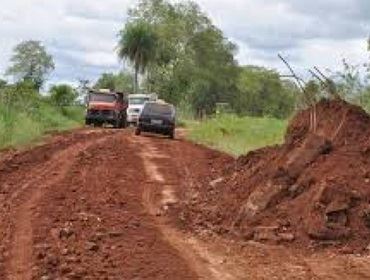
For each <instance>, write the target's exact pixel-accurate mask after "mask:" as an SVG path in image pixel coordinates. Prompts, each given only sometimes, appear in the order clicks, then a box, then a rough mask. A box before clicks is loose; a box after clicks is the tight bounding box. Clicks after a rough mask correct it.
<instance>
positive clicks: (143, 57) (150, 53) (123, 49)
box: [118, 21, 157, 93]
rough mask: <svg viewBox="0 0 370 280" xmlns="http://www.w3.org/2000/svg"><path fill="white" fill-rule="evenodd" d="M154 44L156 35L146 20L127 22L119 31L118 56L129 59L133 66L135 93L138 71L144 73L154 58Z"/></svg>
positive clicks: (135, 90)
mask: <svg viewBox="0 0 370 280" xmlns="http://www.w3.org/2000/svg"><path fill="white" fill-rule="evenodd" d="M156 46H157V35H156V33H155V32H154V30H153V29H152V27H151V26H150V25H149V24H148V23H147V22H144V21H138V22H130V23H127V24H126V25H125V27H124V29H122V30H121V31H120V33H119V43H118V57H119V58H120V59H121V60H124V59H127V60H129V61H130V62H131V63H132V64H133V66H134V70H135V84H134V92H135V93H137V91H138V84H139V81H138V79H139V73H141V74H144V73H145V71H146V69H147V66H148V65H149V63H151V62H152V61H153V60H154V59H155V56H156V55H155V53H156Z"/></svg>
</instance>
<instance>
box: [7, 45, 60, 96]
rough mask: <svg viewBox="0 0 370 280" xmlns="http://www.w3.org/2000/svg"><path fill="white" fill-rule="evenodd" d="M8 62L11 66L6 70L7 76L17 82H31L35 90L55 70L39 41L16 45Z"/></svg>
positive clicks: (51, 59)
mask: <svg viewBox="0 0 370 280" xmlns="http://www.w3.org/2000/svg"><path fill="white" fill-rule="evenodd" d="M10 61H11V63H12V65H11V66H10V67H9V68H8V69H7V75H11V76H14V77H15V79H16V80H18V81H31V82H32V83H33V84H34V85H35V87H36V89H37V90H39V89H40V88H41V87H42V85H43V84H44V82H45V79H46V76H47V75H48V74H50V72H51V71H52V70H54V68H55V65H54V62H53V58H52V56H51V55H49V54H48V53H47V52H46V50H45V48H44V46H42V44H41V42H39V41H32V40H31V41H24V42H22V43H20V44H18V45H17V46H16V47H15V48H14V54H13V56H12V58H11V60H10Z"/></svg>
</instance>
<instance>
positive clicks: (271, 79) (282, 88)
mask: <svg viewBox="0 0 370 280" xmlns="http://www.w3.org/2000/svg"><path fill="white" fill-rule="evenodd" d="M298 92H299V91H298V89H297V87H295V86H294V85H293V84H291V83H288V82H286V81H282V80H281V79H280V77H279V74H278V73H277V72H275V71H273V70H269V69H266V68H263V67H257V66H245V67H243V68H242V69H241V73H240V77H239V81H238V91H237V94H236V96H234V98H233V99H232V100H233V107H234V108H235V109H236V111H237V113H239V114H243V115H252V116H258V117H262V116H272V117H277V118H286V117H288V116H289V115H290V114H291V113H292V111H293V110H294V106H295V100H296V96H297V94H298Z"/></svg>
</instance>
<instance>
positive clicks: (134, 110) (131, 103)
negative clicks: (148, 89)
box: [127, 93, 158, 125]
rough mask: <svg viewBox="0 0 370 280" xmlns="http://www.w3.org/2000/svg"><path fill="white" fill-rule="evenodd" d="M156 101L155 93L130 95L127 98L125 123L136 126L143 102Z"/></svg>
mask: <svg viewBox="0 0 370 280" xmlns="http://www.w3.org/2000/svg"><path fill="white" fill-rule="evenodd" d="M157 99H158V97H157V95H156V94H155V93H152V94H130V95H129V96H128V108H127V123H128V124H129V125H130V124H133V125H136V124H137V121H138V119H139V115H140V113H141V111H142V109H143V108H144V104H145V102H148V101H156V100H157Z"/></svg>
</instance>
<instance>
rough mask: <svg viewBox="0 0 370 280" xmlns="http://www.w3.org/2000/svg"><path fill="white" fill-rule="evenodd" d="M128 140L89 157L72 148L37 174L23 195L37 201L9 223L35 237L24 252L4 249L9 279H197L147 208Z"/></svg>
mask: <svg viewBox="0 0 370 280" xmlns="http://www.w3.org/2000/svg"><path fill="white" fill-rule="evenodd" d="M128 133H129V132H126V131H124V132H121V131H117V132H114V133H110V134H109V135H107V137H102V138H101V139H99V140H96V141H95V140H93V141H89V140H86V143H84V144H83V146H84V148H83V149H82V148H81V149H76V147H75V146H73V145H67V147H65V149H63V150H62V151H61V152H60V153H57V154H55V157H52V158H50V159H49V160H47V161H46V162H44V163H42V164H41V168H40V165H38V166H37V168H34V167H32V172H36V169H39V170H40V172H39V173H37V172H36V173H34V174H33V175H34V176H35V175H37V176H35V178H34V180H33V181H29V186H30V188H27V189H25V190H24V191H22V192H21V193H22V194H24V193H27V191H28V190H32V192H30V193H31V194H32V195H31V197H26V195H25V197H24V198H22V199H20V200H19V202H25V203H24V206H21V207H20V208H17V211H14V213H13V212H12V213H11V215H10V216H13V215H14V216H13V217H17V221H16V223H15V225H16V226H15V229H14V230H13V231H12V233H17V235H19V233H21V234H22V236H24V234H25V233H32V234H31V235H29V238H28V239H26V242H25V241H22V242H23V243H21V245H19V247H17V245H16V244H14V243H10V244H8V245H7V244H2V246H4V247H6V251H7V252H11V253H10V254H9V256H8V257H7V258H6V259H7V261H8V263H9V264H13V265H12V266H10V265H6V266H5V267H4V274H6V275H7V278H4V279H41V278H45V279H59V278H60V279H117V280H121V279H188V280H193V279H198V277H197V275H196V274H195V273H194V272H193V271H192V269H191V268H190V267H189V266H188V264H187V263H186V262H185V261H184V260H183V258H182V257H181V256H180V255H179V253H178V252H177V251H176V250H175V249H173V248H172V246H170V245H169V244H168V243H167V241H166V240H165V239H164V238H163V235H162V233H161V232H160V231H159V230H158V228H157V225H156V223H157V222H156V220H155V218H154V217H153V216H152V215H150V214H149V213H148V212H147V211H146V209H145V208H144V207H143V205H142V193H143V190H144V187H143V186H144V184H145V182H146V181H147V180H148V179H147V177H146V176H145V174H144V173H142V172H140V171H142V170H143V169H144V167H143V166H142V163H141V159H140V157H139V155H138V152H137V149H136V145H134V144H132V143H130V142H129V141H128V138H130V137H131V135H130V134H128ZM31 166H32V164H31ZM28 167H30V166H28ZM33 169H35V170H33ZM28 170H29V171H31V168H30V169H29V168H25V170H24V174H25V173H27V171H28ZM48 173H49V174H48ZM28 179H31V178H28ZM17 188H18V189H21V188H22V184H20V185H19V186H17ZM37 190H38V191H37ZM18 196H21V195H17V198H18ZM10 204H11V208H14V209H15V208H16V207H15V206H16V205H18V204H16V203H14V205H13V203H10ZM20 204H22V203H20ZM29 209H31V210H32V211H31V213H30V212H28V210H29ZM29 217H30V218H31V222H30V224H27V223H24V224H23V223H22V222H23V220H24V219H26V218H29ZM17 225H22V227H21V226H19V227H17ZM17 231H18V232H17ZM17 248H31V250H29V251H27V253H26V254H25V255H22V253H21V252H20V251H18V249H17ZM26 260H27V261H26ZM26 262H27V264H26ZM13 268H14V269H13ZM19 268H20V269H19ZM27 269H28V270H27ZM2 279H3V278H2Z"/></svg>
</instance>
